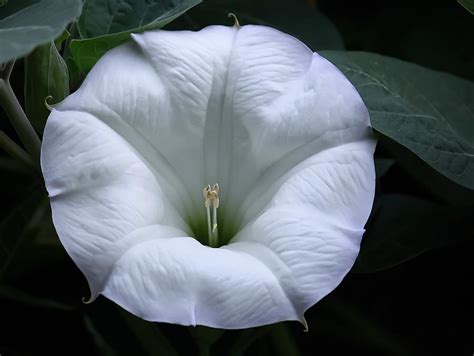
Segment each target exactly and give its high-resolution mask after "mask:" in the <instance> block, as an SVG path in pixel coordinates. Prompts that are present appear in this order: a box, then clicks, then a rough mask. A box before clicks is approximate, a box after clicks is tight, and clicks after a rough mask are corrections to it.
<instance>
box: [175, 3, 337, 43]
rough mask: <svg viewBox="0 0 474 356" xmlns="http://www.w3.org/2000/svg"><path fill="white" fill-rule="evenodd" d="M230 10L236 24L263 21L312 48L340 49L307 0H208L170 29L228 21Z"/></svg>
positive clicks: (333, 31) (329, 24)
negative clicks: (236, 20)
mask: <svg viewBox="0 0 474 356" xmlns="http://www.w3.org/2000/svg"><path fill="white" fill-rule="evenodd" d="M228 13H234V14H235V15H236V16H237V18H238V20H239V22H240V24H241V25H242V26H243V25H248V24H253V25H264V26H271V27H274V28H277V29H280V30H281V31H283V32H286V33H289V34H291V35H293V36H295V37H296V38H298V39H299V40H301V41H302V42H304V43H305V44H306V45H307V46H308V47H310V48H311V49H313V50H322V49H337V50H340V49H344V44H343V41H342V37H341V35H340V34H339V31H338V30H337V28H336V27H335V26H334V24H333V23H332V22H331V21H330V20H329V19H328V18H327V17H326V16H324V15H323V14H322V13H321V12H318V11H317V10H316V9H315V8H313V7H311V6H310V5H309V3H307V2H302V1H297V2H293V3H291V6H288V2H287V1H285V0H260V1H258V2H251V1H247V0H244V1H242V0H239V1H236V0H231V1H220V0H208V1H205V2H204V3H203V4H202V5H200V6H197V7H196V8H194V9H193V10H191V11H190V12H189V13H188V14H186V15H187V16H185V17H183V18H181V19H180V20H178V21H177V22H178V24H176V26H175V23H173V24H172V25H171V27H172V28H174V29H189V28H190V27H191V28H192V29H193V30H199V29H201V28H203V27H205V26H209V25H217V24H220V25H227V26H229V25H232V22H233V20H232V19H229V18H228V17H227V14H228Z"/></svg>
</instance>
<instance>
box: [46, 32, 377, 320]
mask: <svg viewBox="0 0 474 356" xmlns="http://www.w3.org/2000/svg"><path fill="white" fill-rule="evenodd" d="M374 147H375V140H374V139H373V137H372V134H371V128H370V124H369V116H368V112H367V109H366V107H365V106H364V104H363V102H362V100H361V98H360V97H359V95H358V93H357V92H356V90H355V89H354V88H353V86H352V85H351V84H350V83H349V81H348V80H347V79H346V78H345V77H344V76H343V75H342V74H341V73H340V72H339V70H337V69H336V68H335V67H334V66H333V65H332V64H331V63H329V62H328V61H327V60H325V59H324V58H322V57H320V56H319V55H318V54H315V53H312V52H311V51H310V50H309V49H308V48H307V47H306V46H305V45H304V44H302V43H301V42H299V41H298V40H297V39H295V38H293V37H291V36H289V35H286V34H284V33H281V32H279V31H277V30H274V29H271V28H268V27H261V26H243V27H222V26H212V27H208V28H205V29H204V30H202V31H199V32H189V31H180V32H168V31H152V32H147V33H143V34H139V35H133V40H132V41H130V42H129V43H126V44H124V45H122V46H120V47H118V48H115V49H113V50H111V51H110V52H109V53H107V54H106V55H105V56H104V57H103V58H102V59H101V60H100V61H99V62H98V63H97V65H96V66H95V67H94V68H93V70H92V71H91V72H90V73H89V75H88V76H87V78H86V80H85V81H84V83H83V85H82V86H81V88H80V89H79V90H78V91H77V92H75V93H74V94H72V95H71V96H69V97H68V98H67V99H66V100H64V101H63V102H62V103H61V104H60V105H59V106H58V107H57V108H56V109H55V110H53V112H52V113H51V116H50V117H49V120H48V122H47V125H46V129H45V133H44V141H43V146H42V169H43V173H44V177H45V181H46V186H47V189H48V192H49V195H50V198H51V206H52V210H53V220H54V225H55V227H56V230H57V232H58V234H59V237H60V238H61V241H62V243H63V245H64V247H65V248H66V250H67V252H68V253H69V255H70V256H71V257H72V259H73V260H74V262H75V263H76V264H77V265H78V267H79V268H80V269H81V271H82V272H83V273H84V274H85V276H86V277H87V280H88V282H89V285H90V289H91V294H92V295H91V299H92V300H93V299H94V298H96V297H97V296H98V295H99V294H103V295H104V296H106V297H107V298H109V299H111V300H113V301H115V302H116V303H118V304H119V305H121V306H122V307H124V308H125V309H127V310H128V311H130V312H132V313H133V314H135V315H137V316H140V317H142V318H144V319H146V320H152V321H160V322H169V323H177V324H182V325H196V324H201V325H207V326H211V327H218V328H225V329H235V328H247V327H254V326H258V325H264V324H270V323H275V322H278V321H282V320H299V321H302V322H304V316H303V314H304V312H305V311H306V310H307V309H308V308H309V307H311V306H312V305H314V304H315V303H316V302H317V301H319V300H320V299H321V298H322V297H324V296H325V295H326V294H328V293H329V292H330V291H332V290H333V289H334V288H335V287H336V286H337V285H338V284H339V283H340V282H341V280H342V279H343V277H344V276H345V274H346V273H347V272H348V271H349V269H350V268H351V266H352V265H353V263H354V261H355V259H356V257H357V254H358V251H359V244H360V240H361V237H362V234H363V231H364V230H363V226H364V224H365V222H366V220H367V218H368V216H369V213H370V210H371V207H372V201H373V196H374V185H375V183H374V164H373V151H374ZM214 183H218V184H219V191H218V192H217V186H213V185H214ZM208 184H210V185H211V186H210V187H208V188H207V190H205V191H204V192H203V188H204V187H206V186H207V185H208ZM203 193H204V197H203ZM205 198H206V199H205ZM217 199H219V200H217ZM217 205H218V206H217ZM217 208H218V209H217ZM217 212H218V214H217ZM208 213H209V215H208ZM214 213H216V215H217V220H215V219H214ZM209 239H210V243H209V242H208V241H209ZM204 244H211V245H212V244H218V245H219V246H220V247H219V248H212V247H209V246H206V245H204Z"/></svg>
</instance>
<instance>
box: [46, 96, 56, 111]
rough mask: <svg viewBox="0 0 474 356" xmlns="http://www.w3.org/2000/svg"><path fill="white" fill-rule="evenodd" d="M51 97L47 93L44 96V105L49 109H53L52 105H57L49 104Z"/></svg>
mask: <svg viewBox="0 0 474 356" xmlns="http://www.w3.org/2000/svg"><path fill="white" fill-rule="evenodd" d="M51 99H53V97H52V96H51V95H48V96H47V97H46V98H44V106H46V109H48V110H49V111H53V109H54V107H55V106H56V105H57V104H56V105H55V104H50V103H49V102H50V101H51Z"/></svg>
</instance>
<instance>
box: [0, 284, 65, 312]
mask: <svg viewBox="0 0 474 356" xmlns="http://www.w3.org/2000/svg"><path fill="white" fill-rule="evenodd" d="M0 298H1V299H6V300H11V301H14V302H15V303H22V304H25V305H27V306H30V307H38V308H45V309H55V310H62V311H72V310H74V306H71V305H67V304H63V303H60V302H57V301H55V300H52V299H48V298H43V297H37V296H34V295H31V294H28V293H26V292H24V291H22V290H20V289H17V288H14V287H11V286H8V285H5V284H0Z"/></svg>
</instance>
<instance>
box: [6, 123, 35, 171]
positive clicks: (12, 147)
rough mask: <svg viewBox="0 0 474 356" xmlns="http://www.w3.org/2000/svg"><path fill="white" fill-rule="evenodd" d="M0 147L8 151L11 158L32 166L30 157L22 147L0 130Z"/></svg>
mask: <svg viewBox="0 0 474 356" xmlns="http://www.w3.org/2000/svg"><path fill="white" fill-rule="evenodd" d="M0 148H3V150H4V151H5V152H6V153H8V154H9V155H10V156H12V157H13V158H16V159H17V160H18V161H20V162H22V163H24V164H25V165H27V166H28V167H34V165H33V162H32V161H31V157H30V156H29V155H28V153H26V152H25V151H24V150H23V148H21V147H20V146H18V145H17V144H16V143H15V141H13V140H12V139H11V138H10V137H8V136H7V134H5V132H3V131H0Z"/></svg>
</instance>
